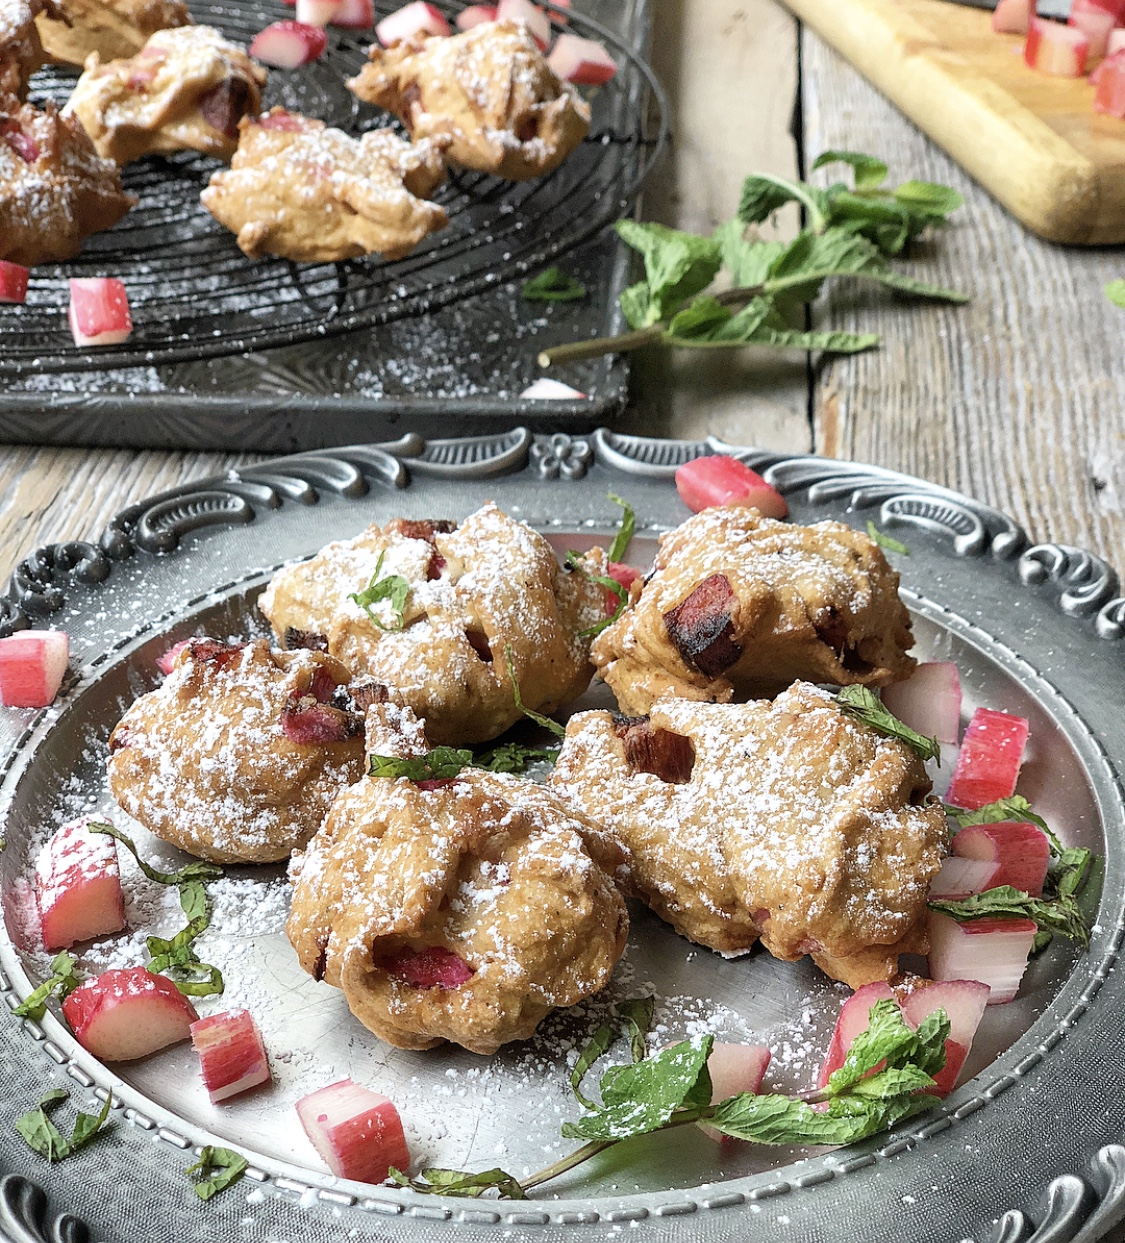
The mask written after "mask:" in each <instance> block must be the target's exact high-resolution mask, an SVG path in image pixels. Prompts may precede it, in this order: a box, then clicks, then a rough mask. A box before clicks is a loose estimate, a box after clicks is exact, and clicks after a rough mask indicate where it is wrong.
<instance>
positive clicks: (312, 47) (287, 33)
mask: <svg viewBox="0 0 1125 1243" xmlns="http://www.w3.org/2000/svg"><path fill="white" fill-rule="evenodd" d="M327 46H328V36H327V35H326V34H325V33H324V31H323V30H322V29H321V28H320V27H319V26H306V25H305V23H304V22H271V23H270V25H268V26H267V27H266V28H265V30H259V31H258V33H257V34H256V35H255V36H254V37H253V39H251V40H250V55H251V56H253V57H255V58H256V59H257V60H260V61H261V62H262V64H263V65H272V66H273V67H274V68H275V69H298V68H300V66H301V65H307V64H309V62H310V61H314V60H317V59H319V57H321V56H323V55H324V49H325V48H326V47H327Z"/></svg>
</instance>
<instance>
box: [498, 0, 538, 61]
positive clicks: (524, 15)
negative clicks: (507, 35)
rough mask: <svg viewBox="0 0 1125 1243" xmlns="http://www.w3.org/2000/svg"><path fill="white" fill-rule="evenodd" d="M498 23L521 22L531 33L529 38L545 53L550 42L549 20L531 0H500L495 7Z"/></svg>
mask: <svg viewBox="0 0 1125 1243" xmlns="http://www.w3.org/2000/svg"><path fill="white" fill-rule="evenodd" d="M496 20H497V21H498V22H523V24H524V25H525V26H526V27H527V28H528V30H530V31H531V37H532V38H533V39H534V40H535V42H536V43H538V44H539V50H540V51H541V52H545V51H546V50H547V45H548V44H549V43H550V42H551V19H550V18H549V17H548V16H547V14H546V13H544V12H543V10H542V9H541V8H540V7H539V6H538V5H537V4H532V3H531V0H500V2H499V4H497V6H496Z"/></svg>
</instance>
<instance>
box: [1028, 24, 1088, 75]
mask: <svg viewBox="0 0 1125 1243" xmlns="http://www.w3.org/2000/svg"><path fill="white" fill-rule="evenodd" d="M1089 54H1090V38H1089V36H1088V35H1086V34H1084V33H1083V32H1082V31H1081V30H1078V29H1076V28H1075V27H1074V26H1063V25H1061V24H1060V23H1059V22H1052V21H1048V20H1047V19H1046V18H1042V17H1033V18H1032V19H1031V21H1030V22H1029V23H1028V28H1027V43H1026V44H1024V49H1023V58H1024V60H1025V61H1026V62H1027V63H1028V64H1029V65H1030V66H1031V68H1032V69H1038V70H1039V72H1040V73H1049V74H1051V75H1052V76H1054V77H1056V78H1080V77H1082V75H1083V74H1084V73H1085V72H1086V58H1087V57H1088V56H1089Z"/></svg>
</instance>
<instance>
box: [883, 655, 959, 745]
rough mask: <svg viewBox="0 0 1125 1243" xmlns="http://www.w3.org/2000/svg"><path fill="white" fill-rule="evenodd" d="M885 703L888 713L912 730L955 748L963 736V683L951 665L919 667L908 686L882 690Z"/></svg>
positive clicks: (937, 662) (936, 663)
mask: <svg viewBox="0 0 1125 1243" xmlns="http://www.w3.org/2000/svg"><path fill="white" fill-rule="evenodd" d="M882 699H883V703H884V704H885V705H886V707H887V709H888V711H890V712H892V713H894V715H895V716H897V717H898V719H899V720H900V721H902V722H903V723H904V724H905V725H909V726H910V728H911V729H913V730H916V731H917V732H918V733H919V734H925V735H926V737H927V738H936V739H937V740H938V742H948V743H952V744H953V745H954V746H956V744H957V740H958V738H960V736H961V679H960V677H959V675H958V673H957V666H956V665H955V664H953V662H952V661H948V660H935V661H930V662H929V663H927V664H922V665H919V666H918V667H917V668H916V669H915V670H914V672H913V673H912V674H911V675H910V677H908V678H907V679H906V681H905V682H893V683H892V684H891V685H890V686H885V687H883V691H882Z"/></svg>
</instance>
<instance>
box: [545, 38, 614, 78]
mask: <svg viewBox="0 0 1125 1243" xmlns="http://www.w3.org/2000/svg"><path fill="white" fill-rule="evenodd" d="M547 64H548V65H550V66H551V69H552V70H553V72H554V74H555V76H556V77H559V78H562V80H563V81H564V82H573V83H574V84H575V85H576V86H602V85H603V84H604V83H606V82H608V81H609V80H610V78H612V77H613V75H614V74H615V73H616V72H617V62H616V61H615V60H614V59H613V57H612V56H610V54H609V53H608V52H607V51H606V50H605V45H604V44H602V43H599V42H598V41H597V39H580V38H579V37H578V36H577V35H572V34H561V35H559V37H558V39H556V40H555V46H554V47H553V48H552V49H551V54H550V56H548V57H547Z"/></svg>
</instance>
